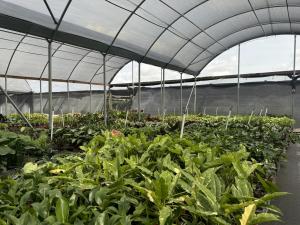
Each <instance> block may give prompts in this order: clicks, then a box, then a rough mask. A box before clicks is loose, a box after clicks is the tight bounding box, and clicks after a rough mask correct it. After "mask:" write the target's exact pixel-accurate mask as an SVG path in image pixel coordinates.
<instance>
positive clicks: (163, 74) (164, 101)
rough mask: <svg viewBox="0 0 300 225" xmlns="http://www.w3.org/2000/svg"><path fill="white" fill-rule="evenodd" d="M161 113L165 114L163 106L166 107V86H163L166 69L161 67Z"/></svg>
mask: <svg viewBox="0 0 300 225" xmlns="http://www.w3.org/2000/svg"><path fill="white" fill-rule="evenodd" d="M162 78H163V81H162V85H163V86H162V94H163V95H162V114H163V115H165V110H166V109H165V108H166V88H165V82H166V70H165V69H164V68H163V70H162Z"/></svg>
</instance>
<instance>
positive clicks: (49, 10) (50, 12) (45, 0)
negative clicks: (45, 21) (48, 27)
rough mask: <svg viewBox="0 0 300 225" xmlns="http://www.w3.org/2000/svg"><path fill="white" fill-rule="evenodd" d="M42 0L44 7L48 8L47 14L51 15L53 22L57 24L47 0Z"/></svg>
mask: <svg viewBox="0 0 300 225" xmlns="http://www.w3.org/2000/svg"><path fill="white" fill-rule="evenodd" d="M43 1H44V3H45V5H46V7H47V9H48V12H49V14H50V16H51V18H52V20H53V22H54V24H57V21H56V19H55V16H54V14H53V12H52V10H51V8H50V6H49V4H48V2H47V0H43Z"/></svg>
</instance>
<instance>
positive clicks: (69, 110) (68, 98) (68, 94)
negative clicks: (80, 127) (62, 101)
mask: <svg viewBox="0 0 300 225" xmlns="http://www.w3.org/2000/svg"><path fill="white" fill-rule="evenodd" d="M67 102H68V113H70V112H71V105H70V84H69V81H67Z"/></svg>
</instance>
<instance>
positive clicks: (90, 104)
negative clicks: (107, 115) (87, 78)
mask: <svg viewBox="0 0 300 225" xmlns="http://www.w3.org/2000/svg"><path fill="white" fill-rule="evenodd" d="M92 94H93V93H92V82H91V83H90V113H92Z"/></svg>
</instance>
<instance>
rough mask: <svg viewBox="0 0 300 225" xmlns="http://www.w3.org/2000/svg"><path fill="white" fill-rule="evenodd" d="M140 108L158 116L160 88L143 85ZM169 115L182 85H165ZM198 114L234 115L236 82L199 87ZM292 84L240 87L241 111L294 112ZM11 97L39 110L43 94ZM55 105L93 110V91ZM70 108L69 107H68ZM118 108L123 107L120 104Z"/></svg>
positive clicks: (1, 100) (56, 99)
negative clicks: (231, 113) (230, 111)
mask: <svg viewBox="0 0 300 225" xmlns="http://www.w3.org/2000/svg"><path fill="white" fill-rule="evenodd" d="M191 89H192V87H183V108H185V106H186V103H187V101H188V98H189V96H190V93H191ZM141 93H142V101H141V109H143V110H144V111H145V113H148V114H151V115H157V114H160V113H161V111H162V110H161V109H160V107H161V104H160V103H161V89H160V88H142V92H141ZM165 93H166V95H165V98H166V100H165V102H166V106H165V109H166V114H174V113H175V114H179V113H180V88H179V87H166V89H165ZM196 93H197V97H196V99H197V104H196V113H204V112H205V113H206V114H210V115H215V114H218V115H228V112H229V109H230V108H231V109H232V112H233V114H234V113H236V110H237V107H236V106H237V85H232V84H228V85H224V84H223V85H206V86H197V91H196ZM291 93H292V91H291V85H290V83H289V82H274V83H270V82H269V83H245V84H241V88H240V113H241V114H251V112H252V110H253V111H254V113H255V114H256V115H258V114H260V112H261V114H262V115H264V114H265V112H266V110H267V111H268V114H274V115H287V116H291V115H292V97H291ZM112 94H113V95H121V96H126V95H129V92H128V91H126V90H122V91H113V93H112ZM10 95H11V97H12V99H13V100H14V101H15V102H16V104H17V105H18V107H19V108H20V109H21V110H22V112H24V113H26V112H31V113H32V112H37V113H38V112H40V95H39V94H37V93H11V94H10ZM53 103H54V104H53V105H54V110H55V114H60V113H61V112H63V113H67V112H68V111H70V112H72V111H73V112H80V113H87V112H90V92H89V91H80V92H79V91H78V92H70V107H68V98H67V93H66V92H59V93H53ZM102 105H103V92H101V91H93V94H92V112H96V111H101V110H102ZM42 108H43V112H45V113H47V111H48V94H47V93H43V101H42ZM68 108H69V110H68ZM118 108H119V109H120V108H121V107H118ZM133 109H137V96H135V97H134V100H133ZM0 110H1V112H2V113H3V114H5V97H4V95H3V94H2V95H1V96H0ZM188 112H189V113H194V93H193V94H192V95H191V101H190V104H189V106H188ZM8 113H9V114H10V113H16V111H15V109H14V108H13V106H12V105H11V104H10V103H9V104H8ZM294 118H295V120H296V122H297V123H296V126H297V127H300V91H297V90H296V93H295V97H294Z"/></svg>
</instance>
